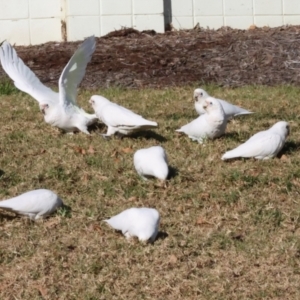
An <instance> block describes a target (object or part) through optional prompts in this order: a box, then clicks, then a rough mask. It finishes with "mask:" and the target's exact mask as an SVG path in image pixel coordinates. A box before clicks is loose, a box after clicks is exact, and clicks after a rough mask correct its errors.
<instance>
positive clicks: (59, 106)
mask: <svg viewBox="0 0 300 300" xmlns="http://www.w3.org/2000/svg"><path fill="white" fill-rule="evenodd" d="M95 43H96V42H95V37H94V36H92V37H89V38H87V39H86V40H85V41H84V42H83V43H82V45H81V46H79V48H78V49H77V51H76V52H75V53H74V55H73V56H72V57H71V59H70V61H69V62H68V64H67V65H66V67H65V68H64V70H63V72H62V74H61V76H60V79H59V93H56V92H54V91H52V90H51V89H50V88H48V87H46V86H45V85H44V84H42V83H41V82H40V80H39V79H38V78H37V77H36V75H35V74H34V73H33V72H32V71H31V70H30V69H29V68H28V67H27V66H26V65H25V64H24V62H23V61H22V60H21V59H20V58H19V57H18V56H17V53H16V51H15V49H14V48H13V47H12V46H11V45H10V44H9V43H8V42H4V43H3V44H2V46H1V48H0V60H1V64H2V67H3V69H4V70H5V72H6V73H7V75H8V76H9V77H10V78H11V79H12V80H13V81H14V84H15V86H16V87H17V88H18V89H20V90H21V91H23V92H25V93H28V94H29V95H30V96H32V97H33V98H34V99H36V100H37V101H38V102H39V105H40V109H41V111H43V113H44V119H45V122H46V123H48V124H50V125H52V126H55V127H58V128H61V129H63V130H64V131H66V132H73V131H77V130H80V131H82V132H84V133H86V134H89V132H88V131H87V126H89V125H91V124H92V123H94V122H96V120H97V117H96V115H92V114H88V113H86V112H85V111H84V110H83V109H82V108H80V107H79V106H78V105H77V103H76V98H77V87H78V85H79V83H80V82H81V80H82V78H83V76H84V73H85V70H86V66H87V64H88V62H89V61H90V60H91V55H92V54H93V52H94V50H95Z"/></svg>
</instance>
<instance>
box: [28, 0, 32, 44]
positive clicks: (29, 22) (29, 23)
mask: <svg viewBox="0 0 300 300" xmlns="http://www.w3.org/2000/svg"><path fill="white" fill-rule="evenodd" d="M27 1H28V2H27V3H28V29H29V44H30V45H31V15H30V0H27Z"/></svg>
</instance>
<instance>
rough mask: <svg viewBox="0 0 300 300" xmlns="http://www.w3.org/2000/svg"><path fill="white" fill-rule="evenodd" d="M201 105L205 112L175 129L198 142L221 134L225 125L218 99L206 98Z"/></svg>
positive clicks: (225, 121)
mask: <svg viewBox="0 0 300 300" xmlns="http://www.w3.org/2000/svg"><path fill="white" fill-rule="evenodd" d="M203 105H204V107H205V111H206V113H205V114H203V115H200V116H199V117H198V118H197V119H195V120H193V121H192V122H190V123H188V124H187V125H184V126H182V127H181V128H180V129H177V130H176V131H177V132H183V133H185V134H186V135H188V136H189V137H190V138H191V139H192V140H196V141H198V142H199V143H202V142H203V140H204V139H206V138H209V139H214V138H217V137H219V136H221V135H223V134H224V133H225V130H226V125H227V120H226V118H225V114H224V110H223V108H222V106H221V104H220V103H219V101H218V100H216V99H207V100H205V102H204V104H203Z"/></svg>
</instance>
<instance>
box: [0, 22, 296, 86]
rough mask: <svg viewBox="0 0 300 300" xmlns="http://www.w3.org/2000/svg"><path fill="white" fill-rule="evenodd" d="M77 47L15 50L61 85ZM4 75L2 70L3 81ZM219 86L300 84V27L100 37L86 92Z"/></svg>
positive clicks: (51, 81)
mask: <svg viewBox="0 0 300 300" xmlns="http://www.w3.org/2000/svg"><path fill="white" fill-rule="evenodd" d="M78 44H79V43H78V42H62V43H56V42H51V43H46V44H42V45H38V46H29V47H21V46H19V47H16V50H17V52H18V54H19V56H20V57H21V58H22V59H23V60H24V62H25V63H26V64H27V65H28V66H29V67H30V68H31V69H32V70H33V71H34V72H35V73H36V74H37V76H38V77H39V78H40V79H41V81H42V82H44V83H46V84H48V85H57V81H58V79H59V76H60V74H61V72H62V69H63V67H64V66H65V65H66V63H67V62H68V60H69V59H70V57H71V56H72V54H73V53H74V51H75V49H76V48H77V46H78ZM4 76H5V74H4V72H3V70H2V69H0V79H2V78H4ZM193 83H198V84H203V83H216V84H218V85H221V86H231V87H237V86H242V85H248V84H264V85H276V84H300V26H287V27H277V28H267V27H266V28H255V29H252V30H236V29H231V28H227V27H224V28H222V29H219V30H206V29H202V28H201V29H200V28H197V29H194V30H189V31H173V32H167V33H165V34H156V33H155V32H154V31H144V32H139V31H137V30H134V29H124V30H119V31H115V32H112V33H110V34H108V35H106V36H104V37H102V38H97V48H96V51H95V53H94V55H93V58H92V61H91V63H90V64H89V65H88V69H87V72H86V75H85V77H84V80H83V82H82V84H81V86H82V87H85V88H89V89H91V88H92V89H95V88H99V87H109V86H114V85H117V86H124V87H130V88H142V87H155V88H159V87H164V86H178V85H186V84H193Z"/></svg>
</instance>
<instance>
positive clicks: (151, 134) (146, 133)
mask: <svg viewBox="0 0 300 300" xmlns="http://www.w3.org/2000/svg"><path fill="white" fill-rule="evenodd" d="M128 137H129V138H133V139H138V138H140V137H143V138H145V139H146V140H151V139H154V140H156V141H158V142H161V143H162V142H166V141H167V139H166V138H165V137H164V136H162V135H160V134H158V133H156V132H154V131H151V130H147V131H139V132H136V133H133V134H132V135H129V136H128Z"/></svg>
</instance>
